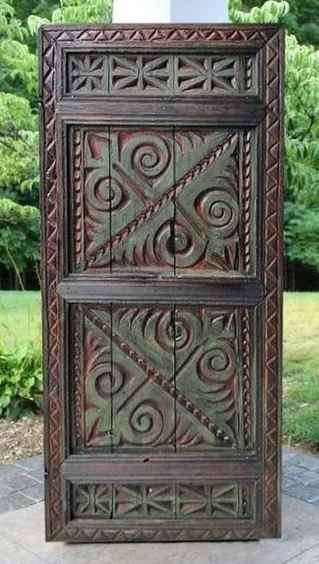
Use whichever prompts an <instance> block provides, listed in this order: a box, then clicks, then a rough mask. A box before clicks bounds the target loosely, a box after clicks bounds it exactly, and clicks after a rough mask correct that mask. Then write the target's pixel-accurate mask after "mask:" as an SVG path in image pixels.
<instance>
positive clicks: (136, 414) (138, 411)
mask: <svg viewBox="0 0 319 564" xmlns="http://www.w3.org/2000/svg"><path fill="white" fill-rule="evenodd" d="M129 425H130V430H131V431H132V442H133V443H134V444H142V445H149V444H152V443H154V442H155V441H156V440H158V439H159V437H160V436H161V433H162V431H163V426H164V422H163V414H162V413H161V412H160V410H159V409H158V407H157V406H155V405H154V403H153V402H150V401H146V400H145V401H143V402H142V403H140V404H139V405H138V406H137V407H136V408H135V409H134V411H133V412H132V413H131V415H130V419H129ZM128 439H129V437H128Z"/></svg>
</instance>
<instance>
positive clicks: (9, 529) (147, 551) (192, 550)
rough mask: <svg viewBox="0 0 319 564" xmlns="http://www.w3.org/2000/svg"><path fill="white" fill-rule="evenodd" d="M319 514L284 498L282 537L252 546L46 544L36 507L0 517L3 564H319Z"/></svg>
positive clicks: (40, 511) (313, 508) (40, 509)
mask: <svg viewBox="0 0 319 564" xmlns="http://www.w3.org/2000/svg"><path fill="white" fill-rule="evenodd" d="M318 525H319V508H318V506H315V505H313V504H310V503H305V502H303V501H300V500H298V499H293V498H290V497H287V496H284V499H283V537H282V538H281V539H274V540H263V541H259V542H258V541H257V542H256V541H250V542H219V543H207V542H204V543H172V544H168V543H161V544H121V545H117V544H109V545H106V544H102V545H93V544H91V545H66V544H63V543H45V541H44V507H43V503H38V504H35V505H32V506H31V507H27V508H26V509H19V510H18V511H11V512H10V513H7V514H3V515H0V531H1V536H0V562H1V564H41V563H42V564H43V563H44V562H45V563H47V564H75V563H76V564H88V563H90V564H143V563H147V564H163V562H164V563H165V564H288V563H289V564H318V562H319V527H318Z"/></svg>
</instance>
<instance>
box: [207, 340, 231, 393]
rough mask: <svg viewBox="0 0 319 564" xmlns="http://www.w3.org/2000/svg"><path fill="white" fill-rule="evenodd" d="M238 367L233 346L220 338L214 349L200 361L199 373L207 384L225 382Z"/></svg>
mask: <svg viewBox="0 0 319 564" xmlns="http://www.w3.org/2000/svg"><path fill="white" fill-rule="evenodd" d="M235 367H236V359H235V352H234V349H233V347H232V346H231V345H230V344H229V343H228V342H227V341H225V340H222V339H219V340H218V344H216V346H215V347H214V348H213V349H210V350H209V351H206V352H205V353H204V354H203V355H202V356H201V358H200V359H199V361H198V375H199V378H200V379H201V380H202V382H204V383H205V384H208V385H211V384H213V383H216V382H217V383H225V382H227V381H228V380H229V379H230V378H231V377H232V376H233V374H234V370H235Z"/></svg>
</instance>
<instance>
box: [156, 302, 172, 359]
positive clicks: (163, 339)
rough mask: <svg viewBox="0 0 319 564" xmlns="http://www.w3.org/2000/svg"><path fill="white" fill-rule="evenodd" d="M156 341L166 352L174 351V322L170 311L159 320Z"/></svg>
mask: <svg viewBox="0 0 319 564" xmlns="http://www.w3.org/2000/svg"><path fill="white" fill-rule="evenodd" d="M156 341H157V342H158V344H159V345H160V347H162V349H164V350H165V351H168V352H172V351H173V350H174V322H173V318H172V315H171V313H170V312H169V311H167V312H165V313H163V314H162V315H161V316H160V317H159V319H158V322H157V326H156Z"/></svg>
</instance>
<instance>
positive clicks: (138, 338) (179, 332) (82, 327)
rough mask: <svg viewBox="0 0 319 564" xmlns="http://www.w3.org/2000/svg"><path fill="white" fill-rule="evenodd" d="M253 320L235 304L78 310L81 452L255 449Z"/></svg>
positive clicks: (76, 424)
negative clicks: (234, 305)
mask: <svg viewBox="0 0 319 564" xmlns="http://www.w3.org/2000/svg"><path fill="white" fill-rule="evenodd" d="M255 318H256V313H255V312H254V311H252V310H250V309H248V308H241V307H240V308H238V307H237V308H236V307H230V306H228V307H226V306H225V307H223V308H219V307H218V308H217V307H206V306H197V307H194V306H182V307H178V308H177V307H174V306H165V305H163V306H156V305H143V306H134V305H132V304H130V305H125V306H122V305H117V304H116V305H115V304H110V305H104V306H100V305H99V306H88V305H87V306H76V308H75V309H74V310H73V315H72V331H71V334H72V336H73V337H72V338H73V350H74V355H73V374H74V377H73V380H72V386H71V393H72V402H71V403H72V412H73V429H74V433H73V439H72V442H73V445H74V447H75V450H76V451H78V449H81V450H82V449H83V448H84V449H99V450H101V449H102V450H103V452H115V451H117V450H119V449H122V450H123V449H125V450H126V451H130V452H132V451H140V449H143V451H145V450H147V451H149V450H151V451H154V452H155V451H166V452H178V453H182V452H183V453H189V452H193V453H198V452H213V451H215V452H216V450H219V451H221V450H223V451H224V452H227V451H228V452H229V453H230V455H233V454H234V453H235V452H237V453H239V452H240V451H243V450H244V451H253V450H254V447H255V430H256V415H255V414H256V394H255V360H254V351H255V343H254V341H253V340H252V339H251V338H250V336H251V329H252V327H253V325H254V324H255ZM82 343H83V347H82ZM81 349H82V355H80V354H79V351H80V350H81Z"/></svg>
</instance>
